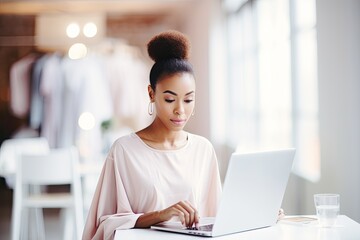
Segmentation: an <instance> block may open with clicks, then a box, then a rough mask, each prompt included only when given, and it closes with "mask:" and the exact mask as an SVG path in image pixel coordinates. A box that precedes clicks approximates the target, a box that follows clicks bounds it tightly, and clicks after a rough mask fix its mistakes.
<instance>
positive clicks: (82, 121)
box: [78, 112, 95, 130]
mask: <svg viewBox="0 0 360 240" xmlns="http://www.w3.org/2000/svg"><path fill="white" fill-rule="evenodd" d="M78 124H79V127H80V128H81V129H83V130H91V129H93V128H94V127H95V117H94V115H93V114H92V113H90V112H83V113H82V114H81V115H80V117H79V120H78Z"/></svg>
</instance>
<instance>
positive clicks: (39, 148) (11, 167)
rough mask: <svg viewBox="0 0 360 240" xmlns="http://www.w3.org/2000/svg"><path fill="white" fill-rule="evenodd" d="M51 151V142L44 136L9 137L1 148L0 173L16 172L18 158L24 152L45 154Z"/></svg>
mask: <svg viewBox="0 0 360 240" xmlns="http://www.w3.org/2000/svg"><path fill="white" fill-rule="evenodd" d="M49 151H50V147H49V143H48V141H47V139H46V138H43V137H38V138H14V139H7V140H5V141H3V143H2V144H1V148H0V175H2V176H7V175H11V174H15V173H16V169H17V167H16V163H17V159H18V158H19V156H20V155H22V154H45V153H47V152H49Z"/></svg>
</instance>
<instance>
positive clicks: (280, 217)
mask: <svg viewBox="0 0 360 240" xmlns="http://www.w3.org/2000/svg"><path fill="white" fill-rule="evenodd" d="M284 217H285V212H284V209H282V208H280V210H279V213H278V221H279V220H281V219H283V218H284Z"/></svg>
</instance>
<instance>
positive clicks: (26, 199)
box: [12, 147, 84, 240]
mask: <svg viewBox="0 0 360 240" xmlns="http://www.w3.org/2000/svg"><path fill="white" fill-rule="evenodd" d="M78 163H79V154H78V151H77V149H76V148H75V147H71V148H64V149H53V150H51V151H50V152H49V153H48V154H41V155H22V156H21V157H20V158H19V161H18V162H17V172H16V184H15V194H14V200H13V215H12V239H13V240H18V239H19V238H20V237H21V235H22V234H21V233H24V231H23V230H22V229H23V228H24V227H25V229H26V227H27V219H25V221H23V224H22V222H21V220H22V218H23V217H22V216H23V215H25V216H26V211H27V210H28V209H43V208H61V209H66V211H65V213H67V214H68V215H67V218H66V221H65V222H64V224H65V227H64V230H65V231H64V239H71V237H73V236H75V239H81V235H82V230H83V222H84V218H83V202H82V189H81V183H80V181H81V180H80V174H79V172H78ZM68 184H69V185H70V192H65V193H49V192H43V191H40V190H39V189H40V188H39V187H38V188H34V186H35V187H36V186H49V185H68ZM69 214H70V215H72V216H73V219H74V222H70V221H69ZM26 217H27V216H26ZM74 225H75V231H74V234H73V235H70V234H72V233H73V232H71V233H69V229H71V228H72V227H73V226H74ZM71 230H73V229H71ZM25 234H26V235H25V236H27V235H28V233H27V232H25ZM37 235H38V236H37V237H36V239H41V238H45V236H44V235H45V233H41V228H38V230H37Z"/></svg>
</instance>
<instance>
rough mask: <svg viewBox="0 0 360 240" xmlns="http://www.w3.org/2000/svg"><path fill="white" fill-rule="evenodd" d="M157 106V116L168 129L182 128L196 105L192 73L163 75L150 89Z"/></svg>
mask: <svg viewBox="0 0 360 240" xmlns="http://www.w3.org/2000/svg"><path fill="white" fill-rule="evenodd" d="M150 96H152V97H153V98H152V99H153V101H154V102H155V107H156V118H158V120H160V121H161V122H162V124H163V125H164V126H165V127H166V128H167V129H168V130H175V131H176V130H182V129H183V128H184V127H185V125H186V123H187V121H188V120H189V119H190V117H191V114H192V113H193V111H194V106H195V79H194V77H193V75H192V74H189V73H178V74H174V75H170V76H165V77H163V78H162V79H161V80H160V81H159V82H158V83H157V85H156V89H155V93H153V92H152V91H151V89H150Z"/></svg>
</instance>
